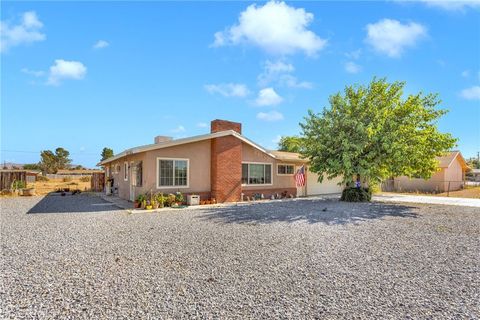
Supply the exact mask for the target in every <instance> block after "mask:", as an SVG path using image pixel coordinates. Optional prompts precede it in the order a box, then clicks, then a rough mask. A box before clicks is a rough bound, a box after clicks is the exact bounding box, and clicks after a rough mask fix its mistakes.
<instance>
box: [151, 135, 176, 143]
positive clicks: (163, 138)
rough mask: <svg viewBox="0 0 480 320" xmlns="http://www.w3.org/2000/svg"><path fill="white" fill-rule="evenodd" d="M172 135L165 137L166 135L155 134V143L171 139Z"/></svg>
mask: <svg viewBox="0 0 480 320" xmlns="http://www.w3.org/2000/svg"><path fill="white" fill-rule="evenodd" d="M172 140H173V139H172V137H167V136H156V137H155V140H154V141H155V144H159V143H163V142H167V141H172Z"/></svg>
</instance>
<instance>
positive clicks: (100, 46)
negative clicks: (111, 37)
mask: <svg viewBox="0 0 480 320" xmlns="http://www.w3.org/2000/svg"><path fill="white" fill-rule="evenodd" d="M109 45H110V43H108V42H107V41H105V40H98V41H97V42H96V43H95V44H94V45H93V48H94V49H103V48H106V47H108V46H109Z"/></svg>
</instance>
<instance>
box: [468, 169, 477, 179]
mask: <svg viewBox="0 0 480 320" xmlns="http://www.w3.org/2000/svg"><path fill="white" fill-rule="evenodd" d="M468 175H469V176H470V178H469V180H470V181H476V182H480V169H472V170H470V171H469V172H468Z"/></svg>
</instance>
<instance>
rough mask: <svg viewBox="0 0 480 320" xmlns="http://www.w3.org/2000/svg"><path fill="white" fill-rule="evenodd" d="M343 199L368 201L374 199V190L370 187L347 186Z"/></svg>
mask: <svg viewBox="0 0 480 320" xmlns="http://www.w3.org/2000/svg"><path fill="white" fill-rule="evenodd" d="M340 200H341V201H347V202H366V201H370V200H372V191H371V190H370V189H369V188H345V189H344V190H343V192H342V197H341V198H340Z"/></svg>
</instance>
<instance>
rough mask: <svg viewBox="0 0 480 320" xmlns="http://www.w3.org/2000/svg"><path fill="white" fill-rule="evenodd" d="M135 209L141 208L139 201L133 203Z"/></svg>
mask: <svg viewBox="0 0 480 320" xmlns="http://www.w3.org/2000/svg"><path fill="white" fill-rule="evenodd" d="M133 207H134V208H135V209H137V208H140V203H139V202H138V201H134V202H133Z"/></svg>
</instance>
